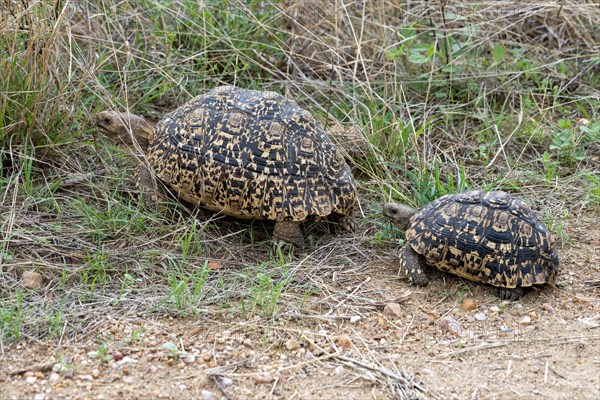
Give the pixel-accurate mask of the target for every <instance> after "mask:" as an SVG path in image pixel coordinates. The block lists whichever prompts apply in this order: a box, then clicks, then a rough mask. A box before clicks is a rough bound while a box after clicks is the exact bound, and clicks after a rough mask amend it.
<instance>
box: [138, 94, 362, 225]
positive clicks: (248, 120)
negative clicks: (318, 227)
mask: <svg viewBox="0 0 600 400" xmlns="http://www.w3.org/2000/svg"><path fill="white" fill-rule="evenodd" d="M147 157H148V161H149V164H150V165H151V166H152V168H153V169H154V172H155V173H156V175H157V176H158V178H160V179H161V180H162V181H164V182H165V183H166V184H168V185H169V186H170V187H171V188H172V189H174V190H175V191H176V192H177V193H178V195H179V196H180V197H181V198H183V199H185V200H186V201H189V202H191V203H194V204H200V205H202V206H203V207H205V208H207V209H210V210H213V211H217V212H222V213H224V214H226V215H230V216H233V217H238V218H254V219H269V220H274V221H304V220H307V219H322V218H325V217H327V216H329V215H331V214H333V215H337V216H338V217H341V218H342V219H346V220H347V221H346V222H350V223H353V212H354V204H355V201H356V191H355V182H354V179H353V177H352V172H351V170H350V167H349V166H348V165H347V164H346V162H345V161H344V159H343V157H342V155H341V154H340V153H339V151H338V150H337V148H336V147H335V146H334V144H333V143H332V142H331V140H330V139H329V138H328V137H327V135H326V134H325V131H324V129H323V127H322V126H321V125H320V124H319V123H318V122H317V121H316V120H315V119H314V117H313V116H312V115H311V114H310V113H309V112H308V111H306V110H304V109H302V108H301V107H299V106H298V104H296V102H294V101H292V100H289V99H287V98H285V97H283V96H281V95H279V94H277V93H274V92H268V91H255V90H246V89H241V88H236V87H233V86H223V87H218V88H216V89H213V90H211V91H210V92H208V93H206V94H204V95H201V96H198V97H196V98H194V99H192V100H191V101H189V102H188V103H187V104H185V105H183V106H182V107H180V108H178V109H177V110H175V111H174V112H172V113H171V114H169V115H167V116H165V117H164V118H163V119H161V120H160V121H159V122H158V124H157V125H156V127H155V129H154V132H153V136H152V137H151V138H150V146H149V148H148V152H147Z"/></svg>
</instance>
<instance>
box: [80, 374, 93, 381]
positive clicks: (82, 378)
mask: <svg viewBox="0 0 600 400" xmlns="http://www.w3.org/2000/svg"><path fill="white" fill-rule="evenodd" d="M79 379H80V380H82V381H88V382H91V381H93V380H94V377H93V376H91V375H80V376H79Z"/></svg>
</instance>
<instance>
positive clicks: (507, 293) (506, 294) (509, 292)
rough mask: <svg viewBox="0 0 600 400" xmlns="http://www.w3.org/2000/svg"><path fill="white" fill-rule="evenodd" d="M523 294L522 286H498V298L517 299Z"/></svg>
mask: <svg viewBox="0 0 600 400" xmlns="http://www.w3.org/2000/svg"><path fill="white" fill-rule="evenodd" d="M522 296H523V289H522V288H514V289H509V288H500V298H501V299H502V300H518V299H520V298H521V297H522Z"/></svg>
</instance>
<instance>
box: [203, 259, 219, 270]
mask: <svg viewBox="0 0 600 400" xmlns="http://www.w3.org/2000/svg"><path fill="white" fill-rule="evenodd" d="M221 267H222V265H221V263H220V262H218V261H209V262H208V264H206V269H210V270H215V269H221Z"/></svg>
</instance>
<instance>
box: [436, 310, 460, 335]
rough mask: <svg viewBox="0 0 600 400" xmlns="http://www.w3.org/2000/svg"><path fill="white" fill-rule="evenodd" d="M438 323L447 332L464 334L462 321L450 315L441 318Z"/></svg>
mask: <svg viewBox="0 0 600 400" xmlns="http://www.w3.org/2000/svg"><path fill="white" fill-rule="evenodd" d="M438 325H439V326H440V328H442V330H443V331H445V332H448V333H451V334H453V335H456V336H462V326H460V323H459V322H458V321H457V320H455V319H454V318H452V317H450V316H448V315H447V316H445V317H442V318H440V320H439V321H438Z"/></svg>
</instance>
